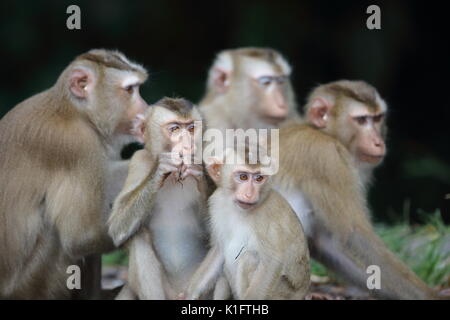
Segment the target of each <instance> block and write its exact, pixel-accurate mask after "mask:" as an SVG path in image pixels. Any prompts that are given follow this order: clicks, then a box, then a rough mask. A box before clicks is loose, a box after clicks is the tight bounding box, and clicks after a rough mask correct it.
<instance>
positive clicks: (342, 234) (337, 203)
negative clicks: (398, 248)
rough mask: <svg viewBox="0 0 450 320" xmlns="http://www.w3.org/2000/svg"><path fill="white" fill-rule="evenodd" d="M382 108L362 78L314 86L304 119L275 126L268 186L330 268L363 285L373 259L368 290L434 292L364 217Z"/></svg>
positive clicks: (395, 295) (408, 295) (426, 295)
mask: <svg viewBox="0 0 450 320" xmlns="http://www.w3.org/2000/svg"><path fill="white" fill-rule="evenodd" d="M386 109H387V108H386V104H385V103H384V101H383V100H382V99H381V98H380V96H379V94H378V93H377V91H376V90H375V88H373V87H371V86H369V85H368V84H366V83H364V82H351V81H338V82H334V83H331V84H328V85H325V86H320V87H318V88H316V89H315V90H314V91H313V92H312V94H311V96H310V99H309V101H308V104H307V108H306V110H307V111H306V112H307V116H308V119H309V121H310V122H311V123H312V125H309V124H296V125H292V126H288V127H286V128H282V129H281V130H280V145H279V148H280V163H279V168H280V170H279V173H278V174H277V175H276V176H275V177H274V180H275V185H276V190H278V191H279V192H280V193H281V194H282V195H283V196H284V197H285V199H287V200H288V201H289V203H290V205H291V206H292V208H293V209H294V211H295V212H296V214H297V215H298V217H299V218H300V220H301V222H302V225H303V227H304V229H305V233H306V235H307V238H308V244H309V248H310V252H311V255H312V256H313V257H314V258H315V259H317V260H319V261H320V262H322V263H323V264H325V265H326V266H327V267H329V268H330V269H331V270H333V271H335V272H336V273H337V274H338V275H340V276H341V277H343V278H344V279H347V280H348V281H350V282H351V283H353V284H355V285H356V286H358V287H359V288H361V289H365V290H368V287H367V280H368V277H369V276H370V275H371V274H370V273H367V270H368V267H369V266H372V265H375V266H378V267H379V268H380V276H381V288H380V289H372V290H370V292H371V294H373V295H374V296H376V297H379V298H383V299H433V298H437V295H436V294H435V293H434V292H433V291H432V290H431V289H430V288H428V287H427V285H426V284H425V283H424V282H423V281H422V280H420V279H419V278H418V277H417V276H416V275H415V274H414V272H412V271H411V270H410V269H409V268H408V267H407V266H406V265H404V264H403V263H402V262H401V261H400V260H399V259H398V258H397V257H396V256H395V255H394V254H393V253H392V252H390V251H389V249H388V248H387V247H386V246H385V244H384V243H383V241H382V240H381V239H380V238H379V237H378V236H377V235H376V233H375V232H374V230H373V228H372V225H371V223H370V221H369V218H368V209H367V207H366V197H365V190H364V185H365V184H366V183H367V181H368V178H369V177H370V170H371V168H373V167H374V166H375V165H377V164H378V163H380V162H381V161H382V159H383V157H384V155H385V145H384V137H385V130H386V128H385V125H384V121H383V120H384V116H385V113H386ZM283 150H288V152H283ZM364 170H366V174H367V175H366V176H364ZM361 172H362V173H363V174H361Z"/></svg>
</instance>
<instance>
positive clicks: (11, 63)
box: [0, 0, 450, 222]
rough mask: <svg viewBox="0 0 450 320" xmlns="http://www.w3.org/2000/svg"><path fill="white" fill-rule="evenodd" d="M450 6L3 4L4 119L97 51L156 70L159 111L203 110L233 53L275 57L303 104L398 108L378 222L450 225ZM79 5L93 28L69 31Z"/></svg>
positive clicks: (153, 82)
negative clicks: (283, 61) (346, 92)
mask: <svg viewBox="0 0 450 320" xmlns="http://www.w3.org/2000/svg"><path fill="white" fill-rule="evenodd" d="M442 3H443V2H442ZM442 3H441V2H437V1H436V2H430V1H389V2H387V1H386V2H380V1H339V2H338V1H297V2H284V1H261V0H259V1H245V2H244V1H238V0H233V1H226V2H225V1H224V2H218V1H209V2H205V3H202V2H200V1H195V2H187V1H186V2H184V1H183V2H181V1H163V0H158V1H156V0H155V1H133V0H129V1H119V0H96V1H23V0H20V1H1V4H0V46H1V47H0V70H1V78H0V82H1V84H0V116H3V115H4V114H5V113H6V112H7V111H8V110H9V109H11V108H12V107H13V106H14V105H15V104H17V103H18V102H20V101H21V100H23V99H25V98H27V97H29V96H31V95H33V94H35V93H37V92H39V91H42V90H44V89H46V88H48V87H50V86H52V84H53V83H54V82H55V81H56V78H57V76H58V75H59V73H60V72H61V71H62V70H63V69H64V67H65V66H66V65H67V64H68V63H69V62H70V61H71V59H73V57H75V56H76V55H78V54H80V53H82V52H84V51H87V50H88V49H91V48H97V47H105V48H117V49H119V50H121V51H123V52H124V53H125V54H126V55H128V56H129V57H131V58H132V59H134V60H136V61H138V62H140V63H142V64H144V65H145V66H146V67H147V68H149V70H150V74H151V78H150V81H148V83H147V84H146V85H145V86H144V88H143V89H142V96H143V97H144V98H145V99H146V100H147V102H148V103H152V102H155V101H156V100H157V99H159V98H160V97H161V96H163V95H177V96H183V97H186V98H189V99H191V100H192V101H198V100H199V99H200V98H201V96H202V94H203V91H204V83H205V79H206V73H207V70H208V67H209V65H210V63H211V62H212V60H213V58H214V56H215V54H216V53H217V52H218V51H220V50H222V49H225V48H234V47H240V46H268V47H273V48H276V49H278V50H280V51H281V52H282V53H283V54H284V55H285V56H286V57H287V59H288V60H289V61H290V62H291V64H292V65H293V67H294V75H293V82H294V88H295V90H296V93H297V97H298V101H299V104H300V105H301V104H303V102H304V98H305V96H306V94H307V93H308V91H309V90H310V89H311V88H312V87H313V86H315V85H316V84H318V83H325V82H328V81H332V80H336V79H340V78H348V79H363V80H366V81H368V82H369V83H371V84H373V85H374V86H376V87H377V88H378V89H379V91H380V93H381V95H382V96H383V97H385V99H386V100H387V102H388V103H389V105H390V115H389V121H388V123H389V128H390V130H389V141H388V146H389V155H388V157H387V159H386V161H385V163H384V164H383V166H382V167H381V168H379V169H378V170H377V172H376V183H375V185H374V188H373V189H372V191H371V193H370V204H371V207H372V209H373V212H374V216H375V218H377V219H379V220H382V221H386V222H391V221H394V220H396V219H402V218H403V217H405V216H408V215H409V216H410V217H411V219H412V221H417V219H418V218H419V216H420V212H421V211H422V210H424V211H425V212H432V211H434V210H435V209H441V211H442V215H443V218H444V219H445V220H446V221H447V222H450V212H449V211H450V210H449V207H450V205H449V203H450V200H445V195H446V194H447V193H450V161H449V160H450V149H449V148H448V146H449V138H450V129H449V125H448V121H449V120H450V108H449V99H448V97H449V91H450V89H449V87H448V85H449V81H448V80H447V79H448V75H447V74H448V72H449V71H450V62H449V61H450V54H449V51H448V48H447V45H448V42H449V41H448V39H449V34H448V27H447V23H448V22H447V19H448V17H447V16H446V10H445V9H446V7H445V6H444V4H442ZM71 4H77V5H79V6H80V7H81V17H82V18H81V25H82V29H81V30H73V31H71V30H68V29H67V28H66V19H67V18H68V16H69V15H68V14H66V8H67V7H68V6H69V5H71ZM370 4H377V5H379V6H380V7H381V23H382V24H381V26H382V30H368V29H367V28H366V19H367V17H368V16H369V15H368V14H366V8H367V7H368V6H369V5H370ZM440 6H442V7H440ZM0 148H1V146H0ZM418 213H419V214H418Z"/></svg>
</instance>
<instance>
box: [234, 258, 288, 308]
mask: <svg viewBox="0 0 450 320" xmlns="http://www.w3.org/2000/svg"><path fill="white" fill-rule="evenodd" d="M253 260H254V259H253ZM252 263H254V261H253V262H252ZM281 268H282V266H281V263H280V262H278V261H276V260H273V259H268V258H266V259H265V261H262V260H261V261H260V262H259V263H258V265H257V267H256V270H255V271H254V272H253V273H250V274H249V275H252V274H253V276H252V277H251V278H250V279H249V280H250V282H249V285H248V288H247V290H245V291H243V292H245V293H244V294H243V295H242V297H240V299H241V300H263V299H270V298H272V299H273V298H274V297H269V296H268V294H269V292H270V291H271V289H272V286H273V285H274V282H276V281H278V279H277V278H278V277H279V276H281Z"/></svg>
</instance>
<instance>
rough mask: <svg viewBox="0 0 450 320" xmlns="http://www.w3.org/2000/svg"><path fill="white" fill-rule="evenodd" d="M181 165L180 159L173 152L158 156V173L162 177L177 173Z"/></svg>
mask: <svg viewBox="0 0 450 320" xmlns="http://www.w3.org/2000/svg"><path fill="white" fill-rule="evenodd" d="M182 163H183V160H182V158H181V157H180V156H179V155H178V154H177V153H173V152H164V153H161V154H160V155H159V165H158V171H159V172H160V173H161V174H162V175H166V174H171V173H173V172H179V171H180V170H181V165H182Z"/></svg>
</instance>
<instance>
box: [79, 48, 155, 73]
mask: <svg viewBox="0 0 450 320" xmlns="http://www.w3.org/2000/svg"><path fill="white" fill-rule="evenodd" d="M82 60H87V61H91V62H93V63H96V64H99V65H102V66H104V67H107V68H114V69H118V70H122V71H132V72H138V73H142V74H144V75H146V76H147V71H146V70H145V68H144V67H142V66H141V65H139V64H137V63H135V62H131V61H130V60H128V59H127V58H126V57H125V55H124V54H123V53H121V52H120V51H117V50H106V49H92V50H90V51H88V52H86V53H83V54H81V55H79V56H78V57H77V58H76V59H75V61H82Z"/></svg>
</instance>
